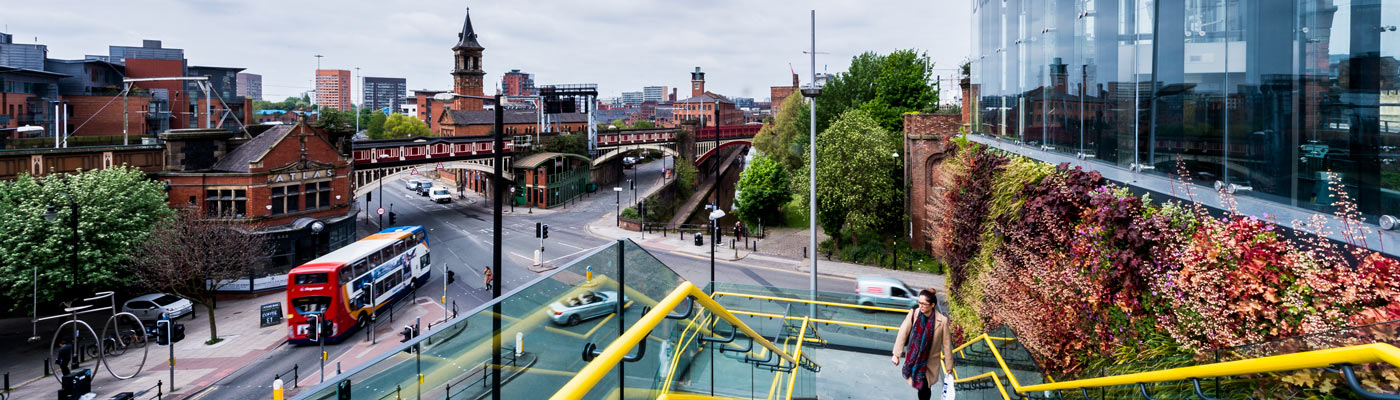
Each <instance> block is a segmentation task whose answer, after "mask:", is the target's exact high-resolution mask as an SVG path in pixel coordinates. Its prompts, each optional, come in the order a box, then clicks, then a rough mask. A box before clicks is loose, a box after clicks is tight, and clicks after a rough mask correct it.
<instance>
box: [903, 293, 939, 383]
mask: <svg viewBox="0 0 1400 400" xmlns="http://www.w3.org/2000/svg"><path fill="white" fill-rule="evenodd" d="M913 313H914V315H916V317H915V319H914V327H913V330H912V332H910V333H909V351H908V352H906V353H905V355H904V368H902V369H901V372H903V373H904V377H905V378H913V381H914V388H915V389H923V388H924V385H926V384H928V382H926V379H925V378H926V377H927V375H924V369H925V368H926V367H927V366H928V351H929V344H930V343H932V342H933V331H934V323H936V322H937V319H936V318H934V317H933V316H925V315H924V313H921V312H919V311H918V310H915V311H913ZM915 374H918V375H915Z"/></svg>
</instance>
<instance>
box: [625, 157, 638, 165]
mask: <svg viewBox="0 0 1400 400" xmlns="http://www.w3.org/2000/svg"><path fill="white" fill-rule="evenodd" d="M634 165H637V157H632V156H627V157H623V158H622V168H632V166H634Z"/></svg>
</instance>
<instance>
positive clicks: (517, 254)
mask: <svg viewBox="0 0 1400 400" xmlns="http://www.w3.org/2000/svg"><path fill="white" fill-rule="evenodd" d="M510 255H512V256H516V257H520V258H523V259H526V260H530V262H535V258H534V257H526V256H522V255H520V253H516V252H514V251H512V252H510Z"/></svg>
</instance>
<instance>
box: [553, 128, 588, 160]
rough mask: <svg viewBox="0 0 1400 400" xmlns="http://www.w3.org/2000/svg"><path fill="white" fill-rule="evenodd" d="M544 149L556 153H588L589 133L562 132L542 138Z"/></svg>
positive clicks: (584, 154) (585, 154) (582, 154)
mask: <svg viewBox="0 0 1400 400" xmlns="http://www.w3.org/2000/svg"><path fill="white" fill-rule="evenodd" d="M542 141H543V142H544V143H543V146H542V147H544V151H547V152H554V153H568V154H578V155H581V156H587V155H588V134H586V133H561V134H558V135H554V136H550V137H546V138H544V140H542Z"/></svg>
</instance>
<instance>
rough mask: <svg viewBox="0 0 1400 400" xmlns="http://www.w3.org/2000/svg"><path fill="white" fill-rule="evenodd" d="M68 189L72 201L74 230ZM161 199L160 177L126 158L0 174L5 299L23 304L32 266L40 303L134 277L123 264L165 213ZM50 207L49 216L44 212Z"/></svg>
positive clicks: (13, 305) (121, 284)
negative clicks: (91, 166) (101, 165)
mask: <svg viewBox="0 0 1400 400" xmlns="http://www.w3.org/2000/svg"><path fill="white" fill-rule="evenodd" d="M64 193H67V195H66V196H65V195H64ZM70 196H71V201H72V204H76V205H77V207H78V230H77V237H76V238H75V237H74V233H73V228H72V226H71V225H69V221H70V218H71V217H72V215H73V214H72V213H73V208H72V207H71V206H70ZM165 201H166V200H165V190H164V189H163V188H162V186H161V184H160V183H159V182H156V181H152V180H149V179H147V178H146V174H145V173H144V172H142V171H141V170H139V169H136V168H131V167H125V166H123V167H113V168H108V169H102V170H95V171H82V172H79V173H76V174H53V175H49V176H46V177H43V178H42V179H38V178H34V177H32V176H29V175H28V174H21V175H19V177H17V178H16V179H15V180H13V181H8V182H0V237H2V238H4V239H3V240H0V277H4V279H2V280H0V281H3V283H0V293H3V295H4V297H5V298H7V299H10V300H11V301H8V302H7V304H9V305H8V306H5V307H6V308H7V309H8V310H9V311H16V310H21V309H25V308H28V306H29V304H26V303H29V302H30V301H29V300H30V299H31V298H32V297H33V296H34V295H33V291H34V286H33V285H34V273H35V271H37V272H38V275H39V277H38V281H39V285H38V291H39V294H38V296H39V299H38V302H39V303H40V304H48V305H52V304H53V302H55V301H68V300H71V299H70V298H66V296H69V295H72V296H83V295H90V294H92V293H95V292H98V291H104V290H120V289H124V288H126V287H127V286H128V285H131V284H133V283H134V282H133V281H132V280H131V278H130V274H129V273H128V269H127V265H128V263H129V262H130V261H131V260H132V259H133V258H135V256H136V254H134V253H136V250H135V249H138V248H139V247H140V245H141V243H143V242H145V241H146V239H147V236H148V235H149V233H150V230H151V227H152V226H154V225H156V222H157V221H159V220H161V219H163V218H165V217H166V216H168V215H170V208H169V207H167V206H166V203H165ZM50 210H51V211H52V212H53V213H54V214H56V215H52V217H53V218H52V219H53V221H49V220H48V219H46V218H45V217H44V214H45V213H46V212H48V211H50ZM73 246H77V263H76V266H74V265H73V262H72V261H70V260H71V257H72V252H73ZM75 268H76V272H75Z"/></svg>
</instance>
